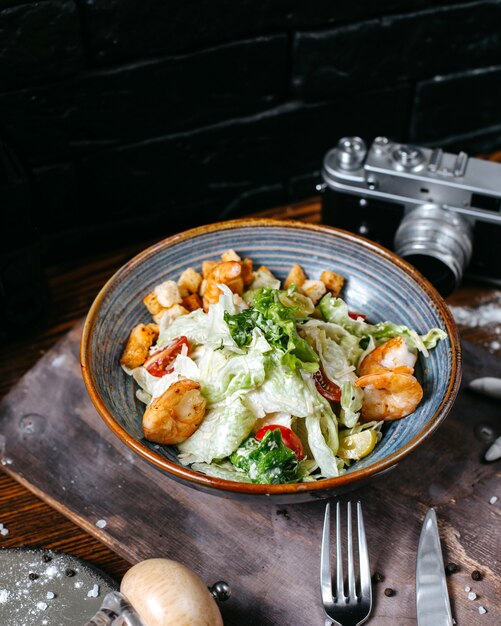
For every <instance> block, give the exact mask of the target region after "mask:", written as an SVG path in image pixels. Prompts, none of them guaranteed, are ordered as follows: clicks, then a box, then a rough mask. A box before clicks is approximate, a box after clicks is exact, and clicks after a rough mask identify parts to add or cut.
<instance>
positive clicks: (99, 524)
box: [96, 519, 107, 528]
mask: <svg viewBox="0 0 501 626" xmlns="http://www.w3.org/2000/svg"><path fill="white" fill-rule="evenodd" d="M106 524H107V522H106V520H105V519H98V520H97V522H96V526H97V527H98V528H104V527H105V526H106Z"/></svg>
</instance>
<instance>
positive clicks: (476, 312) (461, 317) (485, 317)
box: [449, 302, 501, 326]
mask: <svg viewBox="0 0 501 626" xmlns="http://www.w3.org/2000/svg"><path fill="white" fill-rule="evenodd" d="M449 308H450V310H451V312H452V315H453V316H454V319H455V320H456V322H457V323H458V324H463V325H464V326H486V325H487V324H494V323H500V322H501V306H500V304H499V302H490V303H488V304H484V305H482V306H479V307H476V308H474V307H459V306H451V307H449Z"/></svg>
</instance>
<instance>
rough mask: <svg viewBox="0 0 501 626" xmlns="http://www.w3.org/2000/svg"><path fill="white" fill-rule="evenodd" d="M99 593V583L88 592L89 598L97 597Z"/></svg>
mask: <svg viewBox="0 0 501 626" xmlns="http://www.w3.org/2000/svg"><path fill="white" fill-rule="evenodd" d="M98 595H99V585H94V587H92V589H91V590H90V591H88V592H87V597H88V598H97V596H98Z"/></svg>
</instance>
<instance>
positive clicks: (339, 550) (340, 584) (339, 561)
mask: <svg viewBox="0 0 501 626" xmlns="http://www.w3.org/2000/svg"><path fill="white" fill-rule="evenodd" d="M343 597H344V575H343V547H342V541H341V505H340V503H339V500H338V501H337V502H336V600H338V601H339V600H340V599H341V598H343Z"/></svg>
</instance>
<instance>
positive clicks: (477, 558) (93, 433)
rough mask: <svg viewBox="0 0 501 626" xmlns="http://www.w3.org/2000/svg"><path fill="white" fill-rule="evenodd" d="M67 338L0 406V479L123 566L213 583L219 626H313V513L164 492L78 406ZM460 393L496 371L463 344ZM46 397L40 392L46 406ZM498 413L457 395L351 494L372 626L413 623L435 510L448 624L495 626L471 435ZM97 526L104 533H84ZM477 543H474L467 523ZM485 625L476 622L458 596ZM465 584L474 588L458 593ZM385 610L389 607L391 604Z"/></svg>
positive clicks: (490, 472) (480, 467)
mask: <svg viewBox="0 0 501 626" xmlns="http://www.w3.org/2000/svg"><path fill="white" fill-rule="evenodd" d="M79 340H80V327H79V326H77V327H76V328H74V329H73V330H72V331H71V332H70V333H69V334H68V335H66V336H65V337H64V338H63V340H62V342H60V343H59V344H58V345H57V346H55V348H54V349H53V350H51V351H50V352H49V353H48V354H46V355H45V357H44V358H43V359H41V360H40V361H39V362H38V363H37V365H36V366H35V367H34V368H32V369H31V370H30V372H29V373H28V374H27V375H26V376H25V377H24V378H23V379H22V380H21V382H20V383H19V384H18V385H17V386H16V388H15V389H14V390H13V391H12V392H11V393H10V394H9V395H8V396H7V397H6V398H5V400H4V401H3V403H2V405H1V406H0V419H1V420H2V424H3V428H2V432H3V436H4V437H5V448H4V455H3V459H4V462H7V464H6V465H5V466H4V469H5V470H6V471H7V472H9V473H11V474H12V475H13V476H15V478H16V479H17V480H19V481H21V482H22V483H24V484H25V485H27V486H29V488H30V489H31V490H32V491H34V492H35V493H39V494H43V497H44V499H45V500H47V501H48V502H49V503H50V504H51V505H52V506H53V507H55V508H58V509H59V510H61V511H62V512H64V514H65V515H66V516H67V517H69V518H70V519H72V520H73V521H74V522H75V523H76V524H78V525H79V526H81V527H82V528H83V529H85V530H86V531H87V532H89V533H91V534H93V535H95V536H96V537H97V538H99V540H100V541H101V542H103V543H104V544H106V545H108V546H109V547H110V548H111V549H112V550H113V551H114V552H116V553H118V554H119V555H121V556H122V557H124V558H125V559H126V560H127V561H128V562H136V561H140V560H142V559H145V558H150V557H158V556H160V557H166V558H171V559H174V560H178V561H181V562H183V563H184V564H185V565H187V566H188V567H190V568H192V569H193V570H194V571H195V572H196V573H197V574H199V575H200V576H201V577H202V579H204V580H205V582H207V583H208V584H210V583H213V582H215V580H216V579H221V578H222V579H226V580H227V581H228V582H229V583H230V585H231V586H232V589H233V599H232V601H231V602H230V603H228V605H223V606H222V613H223V618H224V620H225V624H226V626H237V625H242V626H251V625H252V626H259V625H261V624H262V625H274V626H281V625H282V624H284V623H291V624H292V623H297V624H301V625H303V626H308V625H310V624H311V626H314V625H315V624H321V623H322V609H321V606H320V602H319V599H318V567H319V548H320V535H321V529H322V516H323V510H324V504H323V503H322V502H318V503H312V504H303V505H287V506H286V507H284V506H281V505H275V504H274V503H273V501H270V499H266V498H264V499H263V500H259V501H252V502H251V503H246V502H239V501H236V500H231V499H223V498H217V497H215V496H212V495H207V494H203V493H200V492H197V491H195V490H193V489H191V488H188V487H186V486H184V485H180V484H178V483H175V482H174V481H173V480H172V479H170V478H168V477H167V476H165V475H163V474H161V473H160V472H159V471H157V470H156V469H155V468H153V467H152V466H150V465H148V464H147V463H146V462H145V461H143V459H141V458H140V457H139V456H137V455H135V454H133V453H132V452H131V451H130V450H129V449H128V448H127V447H125V446H124V445H123V444H122V443H121V442H120V440H119V439H118V438H116V437H115V436H114V435H113V433H112V432H111V431H110V430H109V429H108V428H107V427H106V425H105V424H104V422H103V421H102V420H101V418H100V417H99V416H98V415H97V413H96V411H95V409H94V407H93V406H92V405H91V403H90V400H89V398H88V396H87V393H86V390H85V388H84V385H83V382H82V379H81V376H80V371H79V359H78V349H79ZM464 356H465V359H464V361H465V382H467V381H468V380H470V379H472V378H473V377H475V376H478V375H484V374H485V373H487V372H489V373H490V374H494V375H501V363H499V362H498V361H497V360H496V359H495V358H494V357H491V356H490V355H487V354H486V353H485V352H483V351H482V350H480V349H479V348H476V347H474V346H472V345H471V344H465V355H464ZM48 388H50V389H51V393H50V394H47V393H45V390H46V389H48ZM496 416H497V405H496V404H495V403H493V402H490V401H489V400H487V399H484V398H478V397H477V396H474V395H473V394H471V393H468V392H467V391H465V390H464V389H463V391H462V393H461V395H460V397H459V399H458V401H457V403H456V405H455V408H454V410H453V413H452V415H451V416H450V417H449V418H448V419H447V420H446V422H445V423H444V425H443V426H442V427H441V428H440V429H439V431H438V432H437V433H436V434H435V435H434V436H433V437H432V438H431V439H430V440H429V441H427V442H426V443H425V444H424V445H423V446H421V447H420V448H419V449H418V450H417V451H416V452H415V453H414V454H412V455H411V456H410V457H409V458H408V459H406V460H405V461H403V462H402V463H401V464H400V465H399V466H398V468H397V469H395V470H394V471H392V472H391V473H389V474H387V475H386V476H385V477H384V478H381V479H379V480H377V481H374V482H373V483H372V485H371V486H368V487H364V488H362V489H360V490H358V491H357V493H356V494H355V497H356V498H360V499H361V500H362V502H363V506H364V512H365V517H366V520H367V534H368V543H369V550H370V554H371V560H372V564H373V571H376V570H377V571H379V572H381V573H383V574H384V575H385V577H386V581H385V585H386V586H388V587H391V588H392V589H394V590H395V591H396V594H397V595H396V596H395V597H394V598H388V597H386V596H384V593H383V589H384V587H382V586H378V587H377V589H376V598H377V601H376V605H375V608H374V611H373V617H372V619H371V622H372V623H374V624H375V625H379V626H383V624H387V623H388V620H391V621H392V623H398V624H414V623H415V618H414V615H415V609H414V603H415V596H414V569H415V552H416V546H417V542H418V536H419V531H420V526H421V523H422V519H423V517H424V514H425V512H426V510H427V507H428V506H431V505H433V506H435V507H436V509H437V512H438V517H439V520H440V524H441V532H442V537H443V542H444V546H445V549H446V550H447V553H448V555H447V556H448V558H449V559H450V560H453V561H454V562H456V563H458V564H459V565H460V568H461V571H460V572H458V574H457V575H455V576H454V578H453V579H451V580H450V590H451V595H452V597H453V598H454V613H455V616H456V618H457V619H458V622H460V623H468V624H472V625H477V624H478V625H480V624H482V625H484V626H485V625H486V624H488V625H489V626H490V625H491V624H492V625H493V624H495V621H493V619H494V618H495V615H496V614H495V610H496V602H497V599H496V593H497V589H498V588H499V587H500V586H501V570H500V568H499V563H498V562H497V561H496V560H495V559H492V556H491V555H492V554H494V553H495V550H496V546H497V534H496V530H495V529H496V528H497V527H498V525H499V508H498V507H494V506H492V505H490V504H489V498H490V496H491V495H493V494H494V493H495V490H496V472H495V467H494V465H492V464H481V463H480V462H479V459H480V456H481V454H482V452H483V450H484V449H485V446H484V445H483V444H482V443H480V442H479V441H477V440H476V439H475V437H474V435H473V429H474V427H475V426H476V425H477V424H478V423H480V422H485V421H486V420H487V421H492V422H493V423H494V420H495V418H496ZM99 519H105V520H106V521H107V525H106V527H105V528H102V529H101V528H98V527H97V526H96V522H97V520H99ZM479 519H481V520H482V526H483V530H484V532H482V533H481V534H479V533H478V532H477V531H478V520H479ZM474 569H480V570H481V571H482V572H483V574H484V579H483V580H482V581H481V583H478V584H476V585H475V590H476V592H477V593H478V594H479V595H482V603H483V604H484V605H485V606H487V608H488V609H489V615H488V616H487V617H486V616H480V615H479V614H478V612H477V613H476V614H475V613H474V610H476V609H475V605H474V604H472V603H471V602H470V601H469V600H467V598H466V595H465V593H464V591H463V589H464V586H465V585H466V584H468V582H469V581H471V578H470V574H471V572H472V571H473V570H474ZM470 584H471V585H473V582H472V581H471V583H470ZM397 598H398V600H397Z"/></svg>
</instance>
